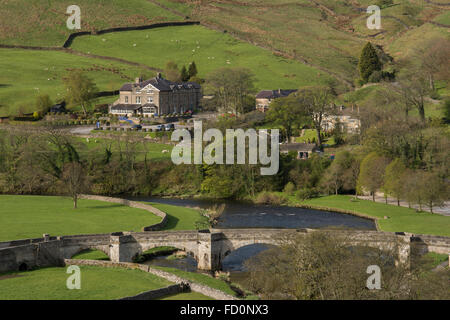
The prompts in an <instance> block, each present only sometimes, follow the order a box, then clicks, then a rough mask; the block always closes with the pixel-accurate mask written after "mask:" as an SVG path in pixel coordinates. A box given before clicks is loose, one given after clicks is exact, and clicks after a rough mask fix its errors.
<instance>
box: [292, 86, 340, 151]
mask: <svg viewBox="0 0 450 320" xmlns="http://www.w3.org/2000/svg"><path fill="white" fill-rule="evenodd" d="M296 97H297V101H298V103H299V105H300V107H301V109H302V112H303V113H304V114H305V116H306V117H307V118H308V119H309V121H310V122H311V123H312V126H313V128H314V129H315V130H316V132H317V145H318V146H319V147H321V146H322V135H321V131H322V123H323V121H324V119H325V118H326V117H330V116H332V115H334V114H335V113H336V107H335V105H334V103H333V99H334V98H335V93H334V91H333V90H332V89H331V88H329V87H325V86H314V87H306V88H303V89H299V91H298V92H297V95H296Z"/></svg>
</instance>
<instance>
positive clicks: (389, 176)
mask: <svg viewBox="0 0 450 320" xmlns="http://www.w3.org/2000/svg"><path fill="white" fill-rule="evenodd" d="M405 171H406V166H405V164H404V163H403V161H402V160H400V159H398V158H397V159H394V161H392V162H391V163H390V164H389V165H388V166H387V167H386V170H385V174H384V185H383V190H384V191H385V192H386V193H387V194H389V195H391V196H393V197H395V198H396V199H397V205H398V206H400V198H401V197H402V195H403V193H404V183H405V182H404V180H403V177H404V174H405Z"/></svg>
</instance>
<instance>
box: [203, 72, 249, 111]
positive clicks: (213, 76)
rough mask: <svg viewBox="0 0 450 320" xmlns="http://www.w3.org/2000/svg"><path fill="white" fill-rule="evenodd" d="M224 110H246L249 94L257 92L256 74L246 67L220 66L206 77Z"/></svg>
mask: <svg viewBox="0 0 450 320" xmlns="http://www.w3.org/2000/svg"><path fill="white" fill-rule="evenodd" d="M206 82H207V85H208V86H209V87H210V88H211V90H212V91H213V92H214V95H215V97H216V98H217V102H218V105H219V107H220V109H221V110H222V111H225V112H228V111H231V112H232V113H234V114H236V115H237V114H241V113H243V112H244V109H245V106H246V103H247V101H248V100H247V96H248V95H249V94H252V93H254V92H255V85H254V76H253V74H252V73H251V71H250V70H249V69H246V68H240V67H236V68H219V69H217V70H215V71H213V72H211V73H210V74H209V75H208V76H207V79H206Z"/></svg>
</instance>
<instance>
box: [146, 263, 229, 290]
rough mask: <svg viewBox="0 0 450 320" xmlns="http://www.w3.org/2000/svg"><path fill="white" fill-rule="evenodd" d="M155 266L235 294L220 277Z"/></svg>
mask: <svg viewBox="0 0 450 320" xmlns="http://www.w3.org/2000/svg"><path fill="white" fill-rule="evenodd" d="M152 267H153V268H156V269H160V270H164V271H166V272H170V273H173V274H175V275H177V276H179V277H182V278H185V279H188V280H191V281H195V282H198V283H201V284H204V285H206V286H208V287H211V288H214V289H217V290H220V291H223V292H225V293H228V294H230V295H232V296H234V295H235V292H234V291H233V290H231V288H230V287H229V286H228V284H227V283H226V282H224V281H222V280H220V279H216V278H213V277H210V276H208V275H205V274H201V273H196V272H188V271H182V270H179V269H175V268H168V267H160V266H152Z"/></svg>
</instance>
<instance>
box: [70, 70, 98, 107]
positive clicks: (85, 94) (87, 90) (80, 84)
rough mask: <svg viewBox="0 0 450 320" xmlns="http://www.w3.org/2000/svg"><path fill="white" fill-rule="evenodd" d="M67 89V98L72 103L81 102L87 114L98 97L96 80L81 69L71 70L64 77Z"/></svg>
mask: <svg viewBox="0 0 450 320" xmlns="http://www.w3.org/2000/svg"><path fill="white" fill-rule="evenodd" d="M63 82H64V85H65V87H66V90H67V96H66V98H67V100H68V101H69V102H70V103H72V104H79V105H81V108H82V109H83V112H84V114H85V115H86V114H87V108H88V107H89V106H90V105H91V102H92V100H93V99H94V98H95V97H96V95H97V92H98V89H97V86H96V85H95V83H94V81H92V80H91V79H89V78H88V77H87V76H86V75H84V74H83V73H82V72H81V71H78V70H75V71H71V72H70V73H69V75H68V76H67V77H66V78H64V79H63Z"/></svg>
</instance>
